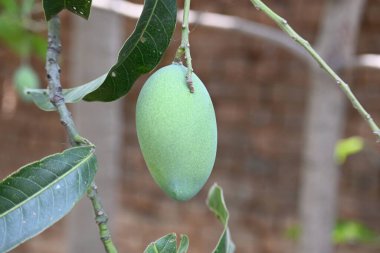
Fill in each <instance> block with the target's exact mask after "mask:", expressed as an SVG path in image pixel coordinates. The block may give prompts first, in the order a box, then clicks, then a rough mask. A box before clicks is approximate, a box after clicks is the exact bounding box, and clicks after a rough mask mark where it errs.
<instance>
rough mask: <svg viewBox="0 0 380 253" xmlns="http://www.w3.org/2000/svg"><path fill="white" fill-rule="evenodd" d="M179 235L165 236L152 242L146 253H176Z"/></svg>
mask: <svg viewBox="0 0 380 253" xmlns="http://www.w3.org/2000/svg"><path fill="white" fill-rule="evenodd" d="M176 252H177V235H176V234H174V233H171V234H168V235H165V236H164V237H161V238H160V239H158V240H157V241H155V242H152V243H150V244H149V245H148V247H147V248H146V249H145V250H144V253H176Z"/></svg>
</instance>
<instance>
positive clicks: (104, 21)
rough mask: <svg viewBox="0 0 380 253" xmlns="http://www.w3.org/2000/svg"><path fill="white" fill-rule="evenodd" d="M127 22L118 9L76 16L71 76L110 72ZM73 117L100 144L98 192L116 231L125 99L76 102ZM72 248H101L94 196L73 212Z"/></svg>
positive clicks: (76, 80) (74, 79)
mask: <svg viewBox="0 0 380 253" xmlns="http://www.w3.org/2000/svg"><path fill="white" fill-rule="evenodd" d="M123 30H124V26H123V24H122V19H121V18H120V17H119V16H118V15H116V14H115V13H112V12H108V11H104V10H97V9H93V10H92V11H91V17H90V20H89V21H86V20H83V19H80V18H77V17H74V18H73V20H72V34H71V36H70V37H71V48H70V49H71V50H70V53H71V55H70V62H71V64H70V66H71V68H70V75H71V83H72V84H75V85H79V84H81V83H85V82H87V81H90V80H92V79H94V78H96V77H97V76H99V75H101V74H104V73H106V72H107V71H108V70H109V68H110V67H111V66H112V65H113V64H114V63H115V61H116V59H117V54H118V51H119V49H120V48H121V45H122V42H123V39H124V38H125V36H124V35H123V32H122V31H123ZM74 118H75V122H76V124H77V127H78V129H79V131H80V133H81V134H82V136H84V137H86V138H88V139H89V140H90V141H91V142H93V143H94V144H95V145H96V153H97V156H98V163H99V171H98V173H97V176H96V183H97V185H98V189H99V194H100V196H101V198H102V201H103V204H104V206H105V211H106V212H107V213H108V216H109V218H110V220H109V225H110V227H111V232H113V235H114V234H115V229H114V228H115V224H116V214H117V209H118V206H119V204H118V203H119V202H120V201H119V198H118V196H119V194H118V192H119V188H118V183H119V182H118V173H119V169H120V164H119V162H120V150H121V136H122V125H123V123H122V122H123V117H122V112H121V103H120V102H113V103H86V102H83V103H80V104H77V105H75V106H74ZM68 237H69V246H68V247H69V251H68V252H81V253H93V252H101V251H102V250H103V245H102V244H101V241H100V238H99V233H98V229H97V226H96V223H95V220H94V217H93V210H92V207H91V204H90V201H89V200H88V199H87V198H84V199H83V200H82V201H81V202H80V203H79V204H78V206H76V207H75V209H74V211H73V212H72V214H70V215H69V226H68Z"/></svg>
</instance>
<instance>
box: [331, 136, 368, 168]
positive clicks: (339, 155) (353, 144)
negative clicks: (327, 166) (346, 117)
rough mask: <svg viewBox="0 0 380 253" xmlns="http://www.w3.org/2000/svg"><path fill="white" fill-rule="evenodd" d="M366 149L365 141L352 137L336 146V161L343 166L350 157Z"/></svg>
mask: <svg viewBox="0 0 380 253" xmlns="http://www.w3.org/2000/svg"><path fill="white" fill-rule="evenodd" d="M363 148H364V140H363V139H362V138H360V137H350V138H347V139H343V140H340V141H339V142H338V143H337V144H336V146H335V160H336V161H337V163H338V164H343V163H344V162H345V161H346V160H347V158H348V157H349V156H350V155H353V154H356V153H359V152H360V151H361V150H362V149H363Z"/></svg>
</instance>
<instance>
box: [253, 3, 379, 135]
mask: <svg viewBox="0 0 380 253" xmlns="http://www.w3.org/2000/svg"><path fill="white" fill-rule="evenodd" d="M250 1H251V2H252V4H253V5H254V6H255V7H256V9H257V10H260V11H262V12H263V13H265V14H266V15H267V16H268V17H269V18H271V19H272V20H273V21H274V22H275V23H276V24H277V25H278V26H279V27H280V28H281V30H283V31H284V32H285V33H287V34H288V35H289V36H290V37H291V38H292V39H293V40H294V41H295V42H297V43H298V44H300V45H301V46H302V47H303V48H304V49H305V50H306V51H307V52H308V53H309V54H310V55H311V56H312V57H313V58H314V60H315V61H316V62H317V63H318V64H319V66H320V67H321V68H322V69H323V70H325V71H326V72H327V74H329V75H330V76H331V77H332V78H333V79H334V80H335V83H336V84H337V85H338V87H339V88H340V89H341V90H342V91H343V93H344V94H345V95H346V96H347V98H348V99H349V100H350V102H351V103H352V106H353V107H354V108H355V109H356V110H357V111H358V112H359V114H360V115H361V116H362V118H363V119H364V120H365V121H366V122H367V123H368V125H369V127H370V128H371V130H372V133H373V134H374V135H376V136H377V138H378V139H379V140H380V128H379V127H378V126H377V124H376V122H375V121H374V120H373V118H372V116H371V115H370V114H369V113H368V112H367V111H366V110H365V109H364V107H363V106H362V105H361V103H360V102H359V100H358V99H357V98H356V96H355V95H354V93H353V92H352V91H351V89H350V87H349V86H348V84H347V83H346V82H345V81H343V79H342V78H340V76H338V74H337V73H336V72H335V71H334V70H333V69H332V68H331V67H330V66H329V65H328V64H327V63H326V62H325V60H323V59H322V57H321V56H320V55H319V54H318V53H317V52H316V51H315V50H314V48H313V47H312V46H311V45H310V43H309V42H308V41H307V40H305V39H304V38H302V37H301V36H300V35H299V34H298V33H297V32H296V31H294V30H293V28H292V27H291V26H290V25H289V24H288V22H287V21H286V20H285V19H284V18H282V17H281V16H279V15H277V13H275V12H274V11H272V10H271V9H270V8H269V7H268V6H267V5H265V4H264V3H263V2H262V1H260V0H250Z"/></svg>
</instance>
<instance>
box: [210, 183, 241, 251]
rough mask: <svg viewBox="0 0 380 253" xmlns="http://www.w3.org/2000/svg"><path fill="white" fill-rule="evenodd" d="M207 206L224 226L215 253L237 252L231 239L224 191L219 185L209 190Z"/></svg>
mask: <svg viewBox="0 0 380 253" xmlns="http://www.w3.org/2000/svg"><path fill="white" fill-rule="evenodd" d="M207 205H208V207H209V208H210V210H211V211H212V212H213V213H214V214H215V216H216V217H217V218H218V220H219V221H220V222H221V223H222V224H223V226H224V230H223V233H222V235H221V236H220V238H219V242H218V244H217V246H216V247H215V249H214V251H213V253H233V252H234V251H235V244H234V243H233V241H232V239H231V235H230V231H229V228H228V219H229V213H228V210H227V206H226V203H225V201H224V197H223V189H222V188H221V187H220V186H218V185H217V184H214V185H213V186H212V187H211V189H210V190H209V193H208V198H207Z"/></svg>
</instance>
